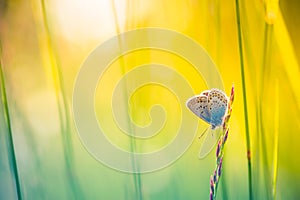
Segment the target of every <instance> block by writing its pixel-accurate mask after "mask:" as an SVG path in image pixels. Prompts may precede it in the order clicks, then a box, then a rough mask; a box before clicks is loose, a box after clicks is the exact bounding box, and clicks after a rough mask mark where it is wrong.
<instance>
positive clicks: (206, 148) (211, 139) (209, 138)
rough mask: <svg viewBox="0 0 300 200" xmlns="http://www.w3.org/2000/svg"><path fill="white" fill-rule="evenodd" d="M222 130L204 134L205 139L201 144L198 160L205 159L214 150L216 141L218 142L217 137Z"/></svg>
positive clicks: (210, 130)
mask: <svg viewBox="0 0 300 200" xmlns="http://www.w3.org/2000/svg"><path fill="white" fill-rule="evenodd" d="M221 132H222V129H221V128H218V129H209V131H208V133H207V134H206V137H205V139H204V141H203V143H202V146H201V148H200V153H199V158H200V159H203V158H205V157H206V156H207V155H208V154H209V153H210V152H211V151H212V150H213V148H214V146H215V145H216V143H217V141H218V140H219V137H220V135H221Z"/></svg>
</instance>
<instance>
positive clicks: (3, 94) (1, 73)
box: [0, 41, 22, 200]
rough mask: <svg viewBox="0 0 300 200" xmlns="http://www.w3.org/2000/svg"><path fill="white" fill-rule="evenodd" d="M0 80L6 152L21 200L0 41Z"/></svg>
mask: <svg viewBox="0 0 300 200" xmlns="http://www.w3.org/2000/svg"><path fill="white" fill-rule="evenodd" d="M0 79H1V99H2V101H3V106H4V109H3V110H4V116H5V119H6V124H7V129H8V146H9V148H8V151H9V156H10V159H9V161H10V163H9V164H10V166H11V168H12V171H13V176H14V178H15V184H16V190H17V196H18V199H19V200H21V199H22V191H21V183H20V178H19V172H18V163H17V158H16V153H15V148H14V139H13V135H12V129H11V120H10V115H9V107H8V101H7V95H6V87H5V80H4V70H3V65H2V44H1V41H0Z"/></svg>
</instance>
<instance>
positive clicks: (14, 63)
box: [0, 0, 300, 200]
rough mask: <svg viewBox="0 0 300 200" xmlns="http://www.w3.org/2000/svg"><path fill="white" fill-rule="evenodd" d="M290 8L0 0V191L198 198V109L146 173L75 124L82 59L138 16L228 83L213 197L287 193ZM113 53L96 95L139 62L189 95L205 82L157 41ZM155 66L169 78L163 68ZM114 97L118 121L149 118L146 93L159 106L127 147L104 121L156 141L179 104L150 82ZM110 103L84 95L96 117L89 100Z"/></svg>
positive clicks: (298, 79) (292, 134) (293, 7)
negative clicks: (227, 113)
mask: <svg viewBox="0 0 300 200" xmlns="http://www.w3.org/2000/svg"><path fill="white" fill-rule="evenodd" d="M237 3H238V5H239V7H238V8H239V10H237V9H236V5H237ZM299 10H300V1H297V0H282V1H279V2H278V1H276V0H273V1H272V0H265V1H264V0H255V1H238V0H236V1H226V2H225V1H220V0H215V1H209V0H178V1H171V0H163V1H159V0H152V1H147V0H132V1H128V0H127V1H126V0H119V1H118V0H99V1H96V0H94V1H83V0H72V1H71V0H60V1H58V0H52V1H43V0H41V1H38V0H30V1H20V0H0V59H1V60H0V61H1V62H0V75H1V76H0V84H1V87H0V91H1V101H0V131H1V132H0V199H144V200H150V199H155V200H157V199H209V187H210V186H209V179H210V176H211V174H212V172H213V169H214V167H215V153H214V152H212V153H211V154H209V156H208V157H206V158H205V159H202V160H199V159H198V153H199V148H200V146H201V142H202V140H201V139H200V140H199V139H198V136H199V135H200V134H201V133H202V132H203V131H204V130H205V129H206V128H207V127H208V124H206V123H205V122H203V121H202V120H200V119H199V120H198V121H199V126H198V129H197V136H196V137H195V138H194V140H193V142H192V144H191V146H190V147H189V148H188V150H187V151H186V152H185V153H184V154H183V155H182V156H181V157H180V158H179V159H178V160H176V161H175V162H174V163H172V164H171V165H169V166H167V167H165V168H163V169H160V170H158V171H155V172H150V173H135V174H132V173H125V172H119V171H117V170H114V169H111V168H109V167H107V166H106V165H103V164H102V163H101V162H99V161H97V160H96V159H95V158H94V157H93V156H91V154H90V153H89V152H88V151H87V149H86V148H85V147H84V145H83V144H82V142H81V141H80V138H79V136H78V134H77V131H76V127H75V123H74V119H73V114H72V95H73V89H74V83H75V80H76V76H77V74H78V72H79V70H80V67H81V65H82V63H83V62H84V60H85V59H86V58H87V57H88V56H89V54H90V53H91V52H92V51H93V50H94V49H95V48H96V47H97V46H98V45H100V44H101V43H103V42H104V41H106V40H108V39H109V38H111V37H113V36H116V35H117V34H121V33H123V32H125V31H129V30H134V29H137V28H145V27H157V28H164V29H170V30H174V31H177V32H180V33H182V34H184V35H186V36H188V37H190V38H192V39H193V40H195V41H196V42H197V43H198V44H199V45H201V46H202V47H203V48H204V49H205V50H206V51H207V53H208V54H209V56H210V57H211V58H212V60H213V61H214V63H215V64H216V66H217V68H218V70H219V73H220V75H221V77H222V81H223V84H224V89H225V92H226V94H227V95H229V94H230V89H231V86H232V84H233V83H234V86H235V101H234V105H233V111H232V116H231V119H230V122H229V124H230V132H229V136H228V141H227V143H226V147H225V157H224V160H223V171H222V176H221V180H220V185H219V189H218V196H217V199H250V198H252V199H284V200H287V199H299V198H300V191H299V186H298V181H300V156H297V155H295V154H294V153H297V152H299V146H298V145H299V144H298V141H299V140H300V135H299V134H300V92H299V91H300V90H299V88H298V87H299V85H300V72H299V70H300V67H299V62H300V37H299V35H300V28H299V27H300V16H299ZM238 22H239V23H238ZM239 30H240V31H239ZM145 39H147V38H145ZM174 43H176V41H174ZM149 55H150V56H149ZM123 59H124V60H125V61H126V66H125V67H124V66H122V64H119V65H118V63H113V64H112V67H111V68H110V70H108V71H107V73H106V74H105V76H103V79H102V80H101V81H99V86H98V87H97V89H96V91H95V92H96V95H95V99H96V101H97V102H101V99H100V98H101V95H103V94H104V96H105V95H106V94H107V95H108V94H110V95H111V93H112V91H111V90H112V89H113V87H114V86H115V84H116V82H117V81H118V80H119V79H120V77H122V76H123V75H124V74H125V73H127V72H129V71H130V70H131V69H132V67H133V66H138V65H142V64H143V63H160V64H164V65H166V66H170V67H172V68H174V70H175V72H176V73H178V74H179V75H181V76H182V77H184V78H185V79H186V80H187V81H188V82H189V84H190V85H191V87H192V88H193V90H194V93H195V94H200V93H201V91H203V90H207V89H210V88H207V85H206V83H205V77H202V76H201V74H197V73H196V72H195V71H194V70H193V69H192V67H191V66H189V63H187V62H185V61H184V60H183V59H181V58H180V57H177V56H174V55H172V54H169V53H167V52H162V51H158V50H151V49H144V50H141V51H135V52H132V53H129V54H128V55H126V56H124V58H123ZM241 61H242V62H241ZM149 73H150V72H149ZM161 76H162V77H163V78H165V79H167V80H170V81H172V80H173V77H174V74H173V73H169V74H161ZM138 78H143V77H137V79H138ZM134 82H135V80H127V84H128V85H130V84H133V83H134ZM297 88H298V89H297ZM126 92H127V91H126V87H124V94H127V93H126ZM100 94H101V95H100ZM119 101H120V104H121V105H124V108H125V109H128V113H129V115H124V116H123V117H122V118H123V119H124V120H125V121H126V120H127V121H128V122H129V123H130V120H132V121H134V123H136V124H141V125H146V124H149V123H151V119H150V117H149V114H148V110H149V108H150V107H151V106H152V105H154V104H160V105H163V107H164V111H165V117H166V119H165V120H166V122H165V124H164V129H162V131H161V133H159V134H158V135H156V136H155V137H153V138H151V139H149V140H137V141H135V142H134V144H135V148H132V141H131V140H128V137H126V136H124V135H121V134H120V135H115V134H114V133H115V132H114V130H117V128H116V127H115V126H116V125H114V124H112V123H113V122H109V123H108V124H106V125H107V126H106V127H107V129H108V130H109V131H107V132H106V134H107V137H108V138H109V139H110V141H112V143H114V144H116V145H117V146H119V148H123V149H126V150H128V151H137V152H147V151H154V150H156V149H159V148H162V147H163V146H164V145H166V144H167V143H169V142H170V141H171V140H172V138H174V137H175V135H176V130H178V127H179V124H180V118H181V113H182V111H181V109H187V108H185V107H182V106H181V107H180V106H179V105H178V101H186V99H179V100H178V97H176V94H175V95H173V94H172V93H170V92H168V91H167V90H166V89H165V88H163V87H160V86H159V85H152V86H151V85H150V86H149V87H148V86H145V87H144V88H143V89H142V90H141V91H140V92H137V93H134V95H132V96H129V94H127V95H125V96H123V97H122V98H120V100H119ZM102 103H103V102H102ZM111 105H112V104H111V103H110V102H109V101H107V102H104V103H103V104H101V103H99V104H96V105H95V109H96V115H97V117H98V118H99V119H101V118H106V115H103V114H101V112H100V111H99V110H101V108H100V107H101V106H102V108H104V109H105V108H106V107H107V106H111ZM103 106H104V107H103ZM102 113H103V112H102ZM160 115H161V114H159V115H157V116H156V117H158V116H160ZM129 126H130V125H129ZM185 126H189V124H185ZM186 134H193V133H186ZM247 155H248V156H249V157H248V158H250V162H249V160H248V159H247ZM110 156H111V157H114V155H110ZM166 156H168V155H166Z"/></svg>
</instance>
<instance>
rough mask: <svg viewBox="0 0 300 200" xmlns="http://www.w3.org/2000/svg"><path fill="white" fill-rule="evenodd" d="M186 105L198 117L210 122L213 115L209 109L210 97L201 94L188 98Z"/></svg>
mask: <svg viewBox="0 0 300 200" xmlns="http://www.w3.org/2000/svg"><path fill="white" fill-rule="evenodd" d="M186 106H187V107H188V108H189V109H190V110H191V111H192V112H193V113H194V114H195V115H197V116H198V117H200V118H201V119H203V120H204V121H206V122H207V123H209V124H210V121H211V116H210V113H209V111H208V97H207V96H206V95H203V94H200V95H196V96H194V97H192V98H190V99H188V100H187V102H186Z"/></svg>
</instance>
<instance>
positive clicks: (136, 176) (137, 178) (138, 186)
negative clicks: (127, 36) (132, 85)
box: [112, 0, 143, 200]
mask: <svg viewBox="0 0 300 200" xmlns="http://www.w3.org/2000/svg"><path fill="white" fill-rule="evenodd" d="M127 5H129V2H127ZM112 8H113V14H114V18H115V27H116V32H117V34H118V35H119V34H120V32H121V31H120V26H119V22H118V15H117V10H116V6H115V2H114V0H112ZM128 10H129V9H128ZM127 13H128V12H127ZM126 21H128V20H126ZM121 40H122V38H121V37H118V43H119V48H120V52H121V50H122V42H121ZM120 65H121V73H122V75H123V74H125V73H126V64H125V61H124V58H123V57H120ZM124 91H125V96H124V99H127V98H128V93H127V87H126V85H125V86H124ZM125 104H126V105H127V101H125ZM127 119H128V120H127V121H128V122H127V124H128V125H129V128H130V131H131V132H132V133H134V127H132V123H131V121H130V119H129V118H127ZM129 140H130V151H131V152H133V153H131V163H132V168H133V170H134V171H135V172H136V173H133V180H134V188H135V195H136V199H139V200H142V199H143V193H142V181H141V175H140V173H139V164H138V161H137V159H136V156H135V154H134V152H135V151H136V143H135V139H134V138H133V137H131V136H130V138H129Z"/></svg>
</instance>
